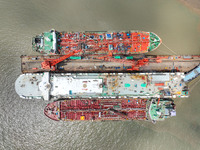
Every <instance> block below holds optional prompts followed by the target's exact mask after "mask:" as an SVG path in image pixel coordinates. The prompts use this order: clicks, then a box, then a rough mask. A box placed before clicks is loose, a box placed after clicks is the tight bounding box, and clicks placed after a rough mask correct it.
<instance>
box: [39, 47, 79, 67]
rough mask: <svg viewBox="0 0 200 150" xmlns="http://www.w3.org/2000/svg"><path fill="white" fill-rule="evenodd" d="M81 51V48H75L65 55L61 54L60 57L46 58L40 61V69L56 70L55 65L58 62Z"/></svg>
mask: <svg viewBox="0 0 200 150" xmlns="http://www.w3.org/2000/svg"><path fill="white" fill-rule="evenodd" d="M81 51H82V50H76V51H73V52H70V53H68V54H67V55H64V56H62V57H60V58H57V59H46V60H45V61H43V62H42V63H41V66H42V69H47V70H50V71H55V70H56V67H55V66H56V65H57V64H58V63H60V62H62V61H64V60H65V59H67V58H69V57H70V56H73V55H74V54H76V53H79V52H81Z"/></svg>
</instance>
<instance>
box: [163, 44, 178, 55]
mask: <svg viewBox="0 0 200 150" xmlns="http://www.w3.org/2000/svg"><path fill="white" fill-rule="evenodd" d="M162 44H163V45H164V46H165V47H166V48H167V49H168V50H170V51H171V52H172V53H174V54H175V55H177V53H176V52H175V51H173V50H172V49H170V48H169V47H168V46H167V45H165V44H164V43H162Z"/></svg>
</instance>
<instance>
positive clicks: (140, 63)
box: [97, 54, 149, 71]
mask: <svg viewBox="0 0 200 150" xmlns="http://www.w3.org/2000/svg"><path fill="white" fill-rule="evenodd" d="M97 59H102V60H105V61H110V62H117V63H126V64H130V65H132V68H129V69H127V70H130V71H138V70H139V67H141V66H144V65H147V64H148V62H149V59H147V58H143V59H141V60H137V61H135V60H124V59H115V58H113V57H112V54H108V55H106V56H103V57H98V58H97Z"/></svg>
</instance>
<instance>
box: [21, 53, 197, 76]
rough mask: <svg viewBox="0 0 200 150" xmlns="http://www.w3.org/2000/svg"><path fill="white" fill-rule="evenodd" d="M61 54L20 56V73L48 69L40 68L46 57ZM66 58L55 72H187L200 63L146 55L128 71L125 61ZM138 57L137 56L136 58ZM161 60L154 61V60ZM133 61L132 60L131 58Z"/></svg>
mask: <svg viewBox="0 0 200 150" xmlns="http://www.w3.org/2000/svg"><path fill="white" fill-rule="evenodd" d="M61 56H63V55H52V56H21V71H22V73H37V72H38V73H39V72H45V71H49V70H47V69H42V68H41V63H42V62H43V61H44V60H46V59H57V58H59V57H61ZM77 58H78V59H66V60H65V61H63V62H60V63H59V64H57V66H56V70H55V72H61V73H62V72H63V73H65V72H66V73H67V72H88V73H89V72H116V73H117V72H189V71H191V70H192V69H194V68H195V67H196V66H198V65H199V64H200V56H199V55H196V56H195V55H194V56H169V55H163V56H153V55H146V56H145V58H147V59H149V62H148V64H146V65H144V66H141V67H140V68H139V70H138V71H129V70H128V69H129V68H131V67H132V66H131V65H130V64H127V63H118V62H117V61H115V62H106V61H103V60H98V59H94V58H91V57H82V58H81V57H77ZM137 59H138V58H137ZM158 59H159V60H161V61H156V60H158ZM132 61H134V60H132Z"/></svg>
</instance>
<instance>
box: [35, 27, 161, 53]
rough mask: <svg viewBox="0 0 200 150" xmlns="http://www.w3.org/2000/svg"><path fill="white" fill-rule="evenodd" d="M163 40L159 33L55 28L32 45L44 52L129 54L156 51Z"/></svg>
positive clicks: (38, 37) (43, 34)
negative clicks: (59, 30) (61, 30)
mask: <svg viewBox="0 0 200 150" xmlns="http://www.w3.org/2000/svg"><path fill="white" fill-rule="evenodd" d="M161 43H162V41H161V39H160V37H159V36H157V35H156V34H155V33H152V32H144V31H120V32H106V31H96V32H92V31H86V32H58V31H56V30H54V29H52V30H50V31H49V32H44V33H42V34H40V35H37V36H35V37H33V40H32V45H33V46H32V48H33V50H34V51H37V52H40V53H42V54H62V55H65V54H68V53H69V52H72V51H76V50H82V51H81V52H80V53H79V54H77V55H91V54H97V55H108V54H112V55H130V54H138V53H147V52H149V51H153V50H155V49H156V48H157V47H159V46H160V44H161Z"/></svg>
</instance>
